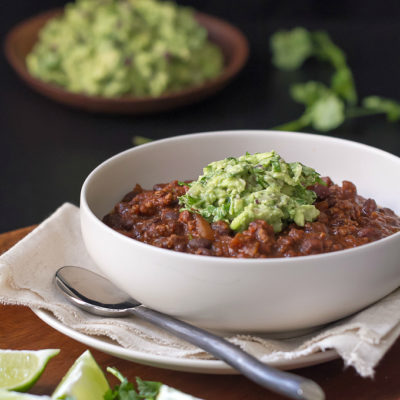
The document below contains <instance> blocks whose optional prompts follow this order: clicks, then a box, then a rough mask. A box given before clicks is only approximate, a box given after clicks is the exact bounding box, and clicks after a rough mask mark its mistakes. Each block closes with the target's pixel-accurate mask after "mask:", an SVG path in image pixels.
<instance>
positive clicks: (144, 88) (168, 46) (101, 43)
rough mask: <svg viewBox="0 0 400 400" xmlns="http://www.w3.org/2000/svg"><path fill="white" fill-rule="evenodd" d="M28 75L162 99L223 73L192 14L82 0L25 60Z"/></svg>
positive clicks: (153, 1)
mask: <svg viewBox="0 0 400 400" xmlns="http://www.w3.org/2000/svg"><path fill="white" fill-rule="evenodd" d="M26 63H27V67H28V70H29V72H30V73H31V74H32V75H33V76H35V77H37V78H39V79H41V80H43V81H45V82H48V83H53V84H56V85H59V86H62V87H63V88H65V89H66V90H68V91H71V92H75V93H84V94H87V95H97V96H103V97H115V96H123V95H133V96H153V97H156V96H159V95H161V94H163V93H165V92H173V91H178V90H180V89H183V88H186V87H190V86H196V85H200V84H202V83H203V82H204V81H206V80H208V79H211V78H214V77H216V76H217V75H218V74H220V72H221V71H222V68H223V56H222V53H221V51H220V49H219V47H218V46H216V45H214V44H213V43H211V42H210V41H209V40H208V38H207V31H206V30H205V29H204V28H203V27H201V26H200V25H199V24H198V23H197V21H196V20H195V18H194V14H193V10H192V9H190V8H188V7H182V6H177V5H176V4H175V3H173V2H168V1H159V0H101V1H99V0H77V1H76V2H75V3H69V4H67V5H66V6H65V9H64V12H63V14H62V15H60V16H59V17H56V18H53V19H51V20H50V21H49V22H48V23H47V24H46V25H45V26H44V27H43V28H42V30H41V31H40V33H39V38H38V41H37V43H36V44H35V46H34V48H33V49H32V51H31V53H30V54H28V56H27V59H26Z"/></svg>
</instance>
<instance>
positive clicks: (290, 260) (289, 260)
mask: <svg viewBox="0 0 400 400" xmlns="http://www.w3.org/2000/svg"><path fill="white" fill-rule="evenodd" d="M244 132H250V133H256V134H263V133H268V134H279V135H281V134H282V135H296V136H299V137H303V138H316V139H317V140H322V141H327V142H332V141H334V142H339V143H345V144H348V145H351V146H356V147H360V148H364V149H366V150H369V151H374V152H377V153H378V154H380V155H382V156H385V157H389V158H391V159H392V160H393V161H396V162H398V163H399V164H400V157H397V156H396V155H394V154H392V153H389V152H387V151H385V150H382V149H379V148H376V147H373V146H370V145H367V144H364V143H359V142H355V141H353V140H349V139H342V138H336V137H333V136H325V135H318V134H313V133H303V132H288V131H274V130H262V129H236V130H222V131H207V132H198V133H191V134H186V135H179V136H172V137H168V138H164V139H160V140H156V141H154V142H150V143H146V144H143V145H140V146H136V147H133V148H130V149H127V150H124V151H122V152H120V153H117V154H115V155H114V156H112V157H110V158H108V159H106V160H105V161H103V162H102V163H100V164H99V165H98V166H97V167H96V168H95V169H94V170H92V172H90V174H89V175H88V176H87V177H86V179H85V180H84V183H83V185H82V189H81V195H80V208H81V213H82V209H83V211H84V212H86V213H87V215H88V217H89V218H90V220H91V221H92V222H93V223H94V224H95V225H96V226H98V227H99V229H104V230H105V231H106V232H107V233H108V234H110V235H111V236H113V237H115V238H117V239H116V240H122V241H123V242H124V243H127V245H128V246H139V247H141V246H144V247H143V249H147V250H148V251H155V252H161V253H160V255H164V256H167V255H169V256H171V257H178V258H180V257H182V259H183V260H185V259H186V260H187V261H190V260H193V259H196V260H205V261H208V262H210V261H211V260H212V261H213V263H216V264H225V263H227V262H229V263H230V262H234V263H235V264H236V263H237V264H247V263H249V262H250V263H252V264H275V263H278V264H284V265H285V264H289V265H290V264H294V263H297V262H303V261H304V260H305V259H306V260H309V259H310V258H312V260H318V259H321V258H322V259H325V258H330V257H339V258H340V257H341V256H346V255H347V254H353V253H356V252H360V251H364V250H363V249H365V248H367V249H371V248H372V247H373V246H375V247H376V246H381V245H382V243H384V244H386V243H390V242H391V241H398V240H399V239H400V231H399V232H396V233H394V234H392V235H390V236H387V237H385V238H382V239H379V240H376V241H374V242H370V243H366V244H363V245H361V246H356V247H353V248H349V249H344V250H338V251H333V252H329V253H321V254H310V255H305V256H297V257H276V258H235V257H216V256H207V255H201V256H200V255H197V254H190V253H182V252H178V251H174V250H170V249H164V248H160V247H157V246H153V245H151V244H148V243H144V242H141V241H139V240H135V239H133V238H130V237H127V236H125V235H123V234H121V233H119V232H117V231H115V230H114V229H112V228H110V227H109V226H107V225H106V224H105V223H104V222H102V221H101V219H100V218H98V217H97V216H96V215H95V214H94V212H93V211H92V209H91V207H90V206H89V204H88V201H87V198H86V195H87V190H88V186H89V185H90V183H91V181H92V180H93V179H94V178H95V176H96V175H97V174H98V173H99V171H101V169H102V168H104V167H105V166H106V165H108V164H110V163H114V162H116V160H118V159H119V158H120V157H122V156H126V155H127V154H129V153H134V152H136V151H141V149H145V148H151V147H154V146H157V145H158V144H159V143H165V142H174V141H179V140H182V139H188V140H190V138H192V137H200V136H202V137H203V136H215V135H226V136H229V135H232V134H235V135H239V134H243V133H244ZM81 220H82V217H81ZM118 238H119V239H118ZM129 243H131V244H129ZM132 243H133V244H132ZM150 249H152V250H150Z"/></svg>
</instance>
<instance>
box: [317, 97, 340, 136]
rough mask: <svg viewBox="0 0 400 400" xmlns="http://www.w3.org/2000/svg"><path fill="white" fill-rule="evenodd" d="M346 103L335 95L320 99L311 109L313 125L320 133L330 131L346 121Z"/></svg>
mask: <svg viewBox="0 0 400 400" xmlns="http://www.w3.org/2000/svg"><path fill="white" fill-rule="evenodd" d="M344 110H345V105H344V102H343V101H342V100H341V99H340V98H339V97H338V96H336V95H335V94H334V93H330V94H329V95H327V96H324V97H322V98H320V99H319V100H318V101H316V102H315V104H314V105H313V106H312V109H311V124H312V126H313V128H314V129H316V130H319V131H323V132H326V131H330V130H332V129H335V128H337V127H338V126H340V125H341V124H342V123H343V122H344V120H345V113H344Z"/></svg>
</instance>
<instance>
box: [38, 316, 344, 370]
mask: <svg viewBox="0 0 400 400" xmlns="http://www.w3.org/2000/svg"><path fill="white" fill-rule="evenodd" d="M32 311H33V312H34V313H35V314H36V315H37V316H38V317H39V318H40V319H41V320H42V321H44V322H45V323H46V324H48V325H50V326H51V327H53V328H54V329H56V330H57V331H59V332H61V333H63V334H64V335H67V336H69V337H71V338H72V339H75V340H77V341H78V342H81V343H84V344H86V345H88V346H91V347H93V348H95V349H97V350H100V351H103V352H104V353H107V354H111V355H113V356H115V357H118V358H122V359H124V360H129V361H134V362H137V363H139V364H145V365H151V366H153V367H158V368H165V369H171V370H175V371H185V372H198V373H204V374H237V373H238V372H237V371H236V370H234V369H233V368H231V367H230V366H229V365H227V364H225V363H224V362H223V361H219V360H198V359H188V358H175V357H165V356H159V355H156V354H149V353H143V352H140V351H134V350H130V349H125V348H123V347H122V346H120V345H118V344H116V343H115V342H113V341H111V340H110V339H108V338H106V337H104V336H101V337H94V336H89V335H86V334H84V333H81V332H78V331H76V330H74V329H71V328H69V327H67V326H65V325H64V324H62V323H61V322H60V321H58V320H57V319H56V318H55V317H54V315H53V314H52V313H50V312H48V311H44V310H32ZM336 358H339V355H338V354H337V352H336V351H335V350H327V351H325V352H319V353H314V354H310V355H308V356H305V357H301V358H297V359H295V360H283V361H277V362H271V363H269V365H271V366H273V367H275V368H279V369H284V370H289V369H296V368H303V367H309V366H311V365H316V364H321V363H324V362H327V361H331V360H334V359H336Z"/></svg>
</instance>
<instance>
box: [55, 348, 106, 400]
mask: <svg viewBox="0 0 400 400" xmlns="http://www.w3.org/2000/svg"><path fill="white" fill-rule="evenodd" d="M109 388H110V385H109V384H108V382H107V380H106V378H105V376H104V374H103V372H102V370H101V369H100V367H99V366H98V364H97V363H96V361H95V359H94V358H93V356H92V354H91V353H90V351H89V350H86V351H85V352H84V353H83V354H82V355H81V356H80V357H79V358H78V359H77V360H76V361H75V362H74V364H73V365H72V367H71V368H70V369H69V371H68V372H67V374H66V375H65V376H64V378H63V379H62V380H61V382H60V383H59V385H58V386H57V388H56V390H55V391H54V393H53V394H52V396H51V397H52V398H53V399H63V398H65V397H67V396H70V397H73V398H75V400H103V398H104V393H105V392H106V391H107V390H108V389H109Z"/></svg>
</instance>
